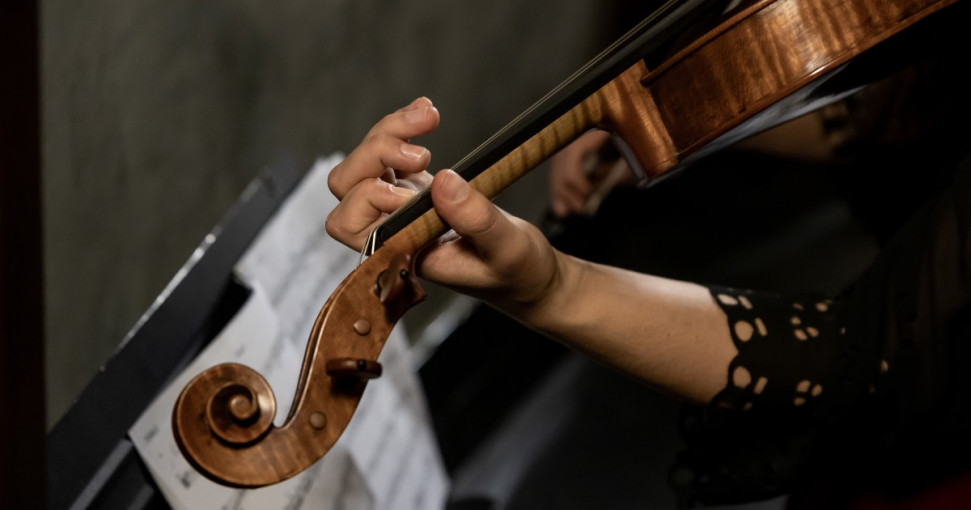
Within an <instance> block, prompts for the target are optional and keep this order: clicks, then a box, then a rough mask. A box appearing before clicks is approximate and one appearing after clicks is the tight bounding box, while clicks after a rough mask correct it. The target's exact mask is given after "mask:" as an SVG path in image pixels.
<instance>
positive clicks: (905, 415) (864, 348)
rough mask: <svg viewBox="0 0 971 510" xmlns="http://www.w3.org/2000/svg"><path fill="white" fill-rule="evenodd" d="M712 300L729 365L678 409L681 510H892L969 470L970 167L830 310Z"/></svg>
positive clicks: (732, 297) (763, 296)
mask: <svg viewBox="0 0 971 510" xmlns="http://www.w3.org/2000/svg"><path fill="white" fill-rule="evenodd" d="M711 295H712V299H714V300H715V302H716V303H717V304H718V305H719V306H720V307H721V309H722V310H723V311H724V312H725V316H726V318H727V321H728V322H727V326H728V328H729V330H730V331H731V336H732V340H733V342H734V343H735V346H736V347H737V349H738V354H737V356H736V358H735V359H734V360H733V361H732V363H731V364H730V367H729V370H728V373H727V381H726V385H725V388H724V389H723V390H722V391H721V392H720V393H719V394H718V395H717V396H716V397H715V398H714V399H713V400H712V402H711V403H710V405H708V406H705V407H703V408H686V409H685V413H684V415H683V419H682V422H681V423H680V428H681V432H682V435H683V437H684V439H685V442H686V445H687V447H686V448H685V450H684V451H683V452H682V454H681V455H680V456H679V458H678V459H677V460H676V462H675V465H674V466H673V468H672V470H671V472H670V474H671V482H672V485H673V487H674V488H675V490H676V491H677V492H678V494H679V496H680V500H681V504H682V506H683V507H691V506H697V505H702V504H727V503H732V502H739V501H752V500H757V499H765V498H769V497H772V496H776V495H781V494H789V495H790V496H793V497H795V496H797V495H798V496H799V498H800V500H801V501H805V500H806V499H807V498H808V499H812V498H816V499H817V500H818V499H822V500H824V501H827V502H828V503H832V502H834V501H843V502H844V503H845V502H846V500H848V499H850V498H853V497H857V496H859V495H860V494H867V495H873V496H875V497H879V498H889V499H891V500H892V499H904V498H907V497H912V496H913V495H915V494H917V493H919V492H920V491H922V490H926V489H927V488H928V487H931V486H933V485H934V484H935V483H939V482H941V481H943V480H945V479H947V478H948V477H952V476H955V475H956V474H959V473H964V472H968V471H971V460H969V459H971V375H969V374H971V371H969V370H968V369H967V363H968V360H969V359H971V159H966V160H965V161H964V163H963V164H962V165H961V166H960V170H959V171H958V172H957V174H956V177H955V180H954V182H953V183H952V185H951V186H950V187H949V188H948V189H947V190H945V192H943V193H942V194H941V195H940V196H939V197H937V198H936V199H935V200H934V201H932V202H930V203H929V204H928V206H927V207H926V208H925V209H924V210H922V211H921V212H920V213H919V214H918V215H916V216H915V217H914V218H913V219H912V220H911V221H910V222H908V224H907V225H905V226H904V227H903V228H902V229H901V230H900V231H899V232H898V233H897V235H896V236H895V237H894V238H893V239H892V240H891V241H890V242H889V243H888V244H887V245H886V247H885V248H884V250H883V252H882V253H881V254H880V256H879V257H878V258H877V260H875V261H874V263H873V264H872V265H871V266H870V267H869V268H868V269H867V270H866V271H865V272H864V273H863V274H862V275H861V276H860V277H859V278H858V279H857V280H856V281H855V282H854V283H853V284H852V285H851V286H849V287H848V288H847V289H846V290H845V291H844V292H843V293H841V294H840V295H839V296H838V297H835V298H833V299H826V298H824V297H821V296H814V295H802V296H785V295H777V294H771V293H759V292H751V291H741V290H736V289H731V288H719V287H711ZM824 493H825V496H818V495H819V494H824ZM791 500H792V498H791V499H790V502H791ZM809 507H810V506H800V507H795V506H793V505H791V504H790V508H809ZM811 507H812V508H839V506H838V505H834V504H824V505H822V506H821V505H820V504H819V502H818V501H816V504H815V505H813V506H811Z"/></svg>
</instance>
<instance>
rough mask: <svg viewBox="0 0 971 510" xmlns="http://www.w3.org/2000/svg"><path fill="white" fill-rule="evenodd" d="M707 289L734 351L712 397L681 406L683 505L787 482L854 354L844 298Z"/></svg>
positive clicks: (752, 495) (782, 488) (758, 495)
mask: <svg viewBox="0 0 971 510" xmlns="http://www.w3.org/2000/svg"><path fill="white" fill-rule="evenodd" d="M710 291H711V295H712V298H713V299H714V300H715V302H716V303H717V304H718V305H719V306H720V307H721V309H722V310H723V311H724V312H725V315H726V317H727V321H728V327H729V330H730V332H731V336H732V341H733V342H734V344H735V347H736V348H737V349H738V354H737V356H736V357H735V359H734V360H733V361H732V363H731V365H730V366H729V370H728V380H727V381H726V385H725V388H724V389H723V390H722V391H721V392H720V393H719V394H718V395H717V396H716V397H715V398H714V399H713V401H712V402H711V404H710V405H709V406H708V407H707V408H704V409H695V408H688V409H686V410H685V413H684V415H683V416H682V420H681V424H680V426H681V432H682V434H683V436H684V438H685V440H686V442H687V444H688V445H689V448H688V449H687V450H686V451H685V452H683V454H682V455H681V456H680V457H679V459H678V462H677V464H676V465H675V467H674V469H673V470H672V473H671V475H672V483H673V485H674V487H675V488H676V489H677V491H678V492H679V494H680V495H681V497H682V505H683V506H685V507H689V506H694V505H696V504H715V503H719V504H724V503H732V502H740V501H751V500H756V499H764V498H768V497H772V496H775V495H779V494H783V493H785V492H787V491H788V490H789V485H788V481H789V480H790V479H792V478H793V477H795V476H797V471H798V469H800V466H801V465H802V464H803V461H804V457H805V453H806V452H805V449H806V448H807V447H808V445H809V439H810V435H811V432H812V431H813V430H814V429H815V427H816V422H818V420H820V419H821V417H820V415H821V413H825V412H829V411H828V410H827V409H831V408H833V407H834V405H835V404H833V403H831V402H832V401H833V400H834V399H837V398H840V396H841V395H842V394H844V393H845V388H843V387H842V385H844V384H845V381H843V380H841V379H842V378H841V374H843V373H844V372H845V370H846V367H847V366H848V364H849V362H850V361H849V360H850V358H849V354H850V352H851V351H850V349H848V346H849V345H850V344H851V340H850V338H851V337H849V336H848V331H847V326H846V324H845V321H844V320H843V318H842V317H841V310H842V309H843V306H842V305H843V304H842V302H841V300H839V299H827V298H824V297H822V296H817V295H811V294H805V295H798V296H781V295H776V294H771V293H763V292H754V291H750V290H739V289H732V288H727V287H710ZM838 386H839V388H837V387H838Z"/></svg>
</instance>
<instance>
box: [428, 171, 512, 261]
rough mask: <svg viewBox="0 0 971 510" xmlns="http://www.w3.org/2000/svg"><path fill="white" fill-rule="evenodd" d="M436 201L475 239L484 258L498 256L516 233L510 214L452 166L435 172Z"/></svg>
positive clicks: (448, 221) (452, 221) (441, 213)
mask: <svg viewBox="0 0 971 510" xmlns="http://www.w3.org/2000/svg"><path fill="white" fill-rule="evenodd" d="M432 203H433V204H434V205H435V210H436V211H437V212H438V215H439V216H441V218H442V220H443V221H444V222H445V223H446V224H448V226H449V227H451V228H452V229H453V230H455V233H457V234H458V235H460V236H462V237H463V238H464V239H465V240H466V241H467V242H469V243H471V245H472V246H473V247H474V248H475V250H476V252H478V254H479V256H480V257H482V258H483V259H486V260H494V259H496V257H497V256H498V255H500V254H501V252H502V251H503V247H504V245H505V244H506V243H507V242H508V241H509V240H510V236H514V235H515V227H514V226H513V224H512V222H511V221H510V220H509V218H507V217H506V215H505V214H503V213H502V211H500V210H499V208H498V207H496V205H495V204H493V203H492V202H491V201H490V200H489V199H488V198H486V197H485V195H483V194H482V193H479V192H478V191H476V190H475V189H473V188H472V186H470V185H469V183H468V182H466V181H465V179H463V178H462V177H461V176H460V175H459V174H457V173H455V172H453V171H452V170H442V171H441V172H438V173H437V174H436V175H435V179H434V180H433V181H432Z"/></svg>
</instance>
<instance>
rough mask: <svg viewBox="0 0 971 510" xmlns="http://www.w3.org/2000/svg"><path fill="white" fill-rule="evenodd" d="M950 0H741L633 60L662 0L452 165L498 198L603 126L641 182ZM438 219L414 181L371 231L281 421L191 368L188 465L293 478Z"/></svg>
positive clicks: (321, 322) (794, 99)
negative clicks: (689, 34)
mask: <svg viewBox="0 0 971 510" xmlns="http://www.w3.org/2000/svg"><path fill="white" fill-rule="evenodd" d="M698 3H700V2H695V4H698ZM955 3H957V0H850V1H847V0H757V1H750V2H743V4H742V5H741V6H739V7H737V8H735V9H733V10H732V11H730V12H727V13H725V15H724V16H722V17H721V18H720V19H719V20H718V22H717V23H715V24H714V26H713V27H712V28H711V29H710V30H706V31H704V33H703V34H702V35H701V36H700V37H698V38H696V39H694V40H692V41H690V42H688V43H687V44H685V45H682V46H681V47H680V48H678V49H677V50H676V51H674V52H673V53H671V54H670V55H668V56H665V58H663V59H662V60H660V61H659V63H658V65H656V66H653V68H649V67H648V63H647V61H646V60H650V59H646V58H645V57H647V56H648V55H649V54H652V55H656V52H657V50H658V45H657V44H653V43H651V44H648V43H645V42H644V41H647V40H651V39H652V38H653V37H656V35H657V34H656V33H655V32H657V31H658V30H662V29H663V30H662V31H665V33H667V34H670V33H672V32H675V33H676V32H678V31H679V30H683V29H684V24H685V23H686V22H685V21H684V20H686V19H689V18H688V17H683V16H675V14H678V13H680V12H681V11H679V9H682V10H683V9H689V8H690V7H691V5H693V4H692V3H691V2H677V1H672V2H669V4H668V5H667V6H666V7H667V8H668V11H670V12H667V13H665V16H666V17H664V18H663V19H661V18H659V19H656V20H654V19H652V20H647V22H646V24H642V25H639V26H638V28H636V29H635V30H634V31H632V33H631V34H628V36H625V38H623V39H622V40H621V41H619V42H618V44H616V45H614V46H613V47H611V48H608V51H607V52H605V53H604V54H602V55H601V56H598V57H597V58H596V59H594V62H592V63H591V64H590V65H588V66H587V67H585V68H584V69H583V70H581V71H582V72H580V73H578V74H577V75H575V76H574V77H573V78H571V79H570V80H568V81H567V82H566V83H565V84H564V85H561V87H559V88H558V89H556V90H554V91H553V92H551V94H550V95H548V96H547V97H546V98H544V99H543V100H541V101H540V102H539V103H537V105H536V106H534V107H533V108H531V109H530V110H529V111H527V112H524V115H522V116H520V118H518V119H516V120H515V121H513V122H512V123H511V124H510V125H509V126H507V127H506V128H504V130H502V131H500V133H497V135H496V136H494V137H493V138H492V139H490V140H489V141H487V142H486V143H485V144H483V145H482V146H481V147H480V148H479V149H477V150H476V151H475V152H473V153H472V154H470V156H469V157H467V158H465V159H463V160H462V161H460V162H459V163H458V164H457V165H455V166H454V167H453V169H455V170H456V171H458V172H459V173H461V174H462V175H463V176H464V177H465V178H466V179H468V180H469V181H470V183H471V185H472V186H473V187H475V188H476V189H477V190H479V191H480V192H482V193H483V194H485V195H486V196H489V197H496V196H497V195H498V194H499V193H500V192H501V191H502V190H504V189H505V188H506V187H508V186H509V185H511V184H512V183H513V182H515V181H516V180H517V179H518V178H519V177H521V176H523V175H525V174H526V173H527V172H529V171H530V170H531V169H533V168H535V167H536V166H538V165H539V164H540V163H542V162H543V161H545V160H546V159H547V158H548V157H549V156H551V155H552V154H554V153H555V152H557V151H558V150H559V149H560V148H562V147H564V146H566V145H567V144H569V143H570V142H572V141H573V140H574V139H576V138H577V137H578V136H580V135H581V134H583V133H584V132H586V131H588V130H590V129H593V128H602V129H606V130H608V131H611V132H613V133H614V134H616V135H617V137H618V138H620V139H621V140H622V141H623V142H624V144H625V145H626V149H625V151H627V152H628V155H629V158H628V159H629V160H631V162H632V163H636V164H635V165H632V166H636V167H638V168H639V170H638V171H639V172H640V174H641V176H642V178H643V179H644V180H645V181H656V180H657V179H658V178H660V177H663V176H665V175H668V174H669V173H670V172H671V170H673V169H676V168H679V167H680V166H681V165H683V164H684V163H687V162H690V161H691V160H692V159H694V158H699V157H702V156H704V155H705V154H707V153H709V152H711V151H714V150H717V149H718V148H720V147H723V146H725V145H727V144H730V143H732V142H734V141H737V140H739V139H741V138H743V137H745V136H748V135H751V134H754V133H756V132H759V131H761V130H764V129H766V128H768V127H771V126H774V125H776V124H779V123H781V122H783V121H785V120H788V119H791V118H794V117H796V116H799V115H801V114H803V113H806V112H808V111H811V110H812V109H814V108H817V107H819V106H822V105H823V104H825V103H827V102H829V101H832V100H834V99H836V98H838V97H841V94H846V93H848V92H850V91H852V86H857V84H853V83H851V84H850V85H849V86H841V87H833V86H830V85H831V78H832V77H833V76H835V75H836V74H837V72H838V71H839V70H841V69H844V68H845V67H846V66H847V64H849V63H850V62H851V61H853V60H854V59H857V58H858V57H860V56H861V55H862V54H864V53H865V52H868V51H869V50H871V49H872V48H874V47H876V46H877V45H878V44H880V43H881V42H883V41H885V40H887V39H889V38H891V37H892V36H894V35H895V34H898V33H900V32H901V31H903V30H905V29H907V28H908V27H910V26H911V25H913V24H915V23H917V22H919V21H921V20H923V19H925V18H927V17H928V16H930V15H932V14H933V13H935V12H937V11H939V10H941V9H944V8H945V7H947V6H950V5H952V4H955ZM685 5H687V6H685ZM662 9H664V8H662ZM667 16H670V17H667ZM669 19H675V21H668V20H669ZM678 20H680V21H678ZM656 27H660V28H658V29H657V30H654V32H652V30H653V29H654V28H656ZM638 30H640V31H639V32H638ZM445 231H446V226H445V225H444V224H443V223H442V221H441V219H440V218H439V217H438V216H437V214H436V213H435V211H434V209H433V208H432V207H431V200H430V196H429V195H428V193H427V192H426V193H422V194H419V195H417V196H416V197H415V198H414V199H412V200H411V201H410V202H409V203H408V204H406V205H405V206H403V207H402V208H401V209H399V211H397V212H395V213H394V214H393V215H391V216H390V217H389V218H388V219H387V221H385V222H384V223H383V224H382V226H381V227H379V229H377V230H376V231H375V233H374V234H373V235H372V239H371V240H369V243H368V247H367V248H366V255H367V256H368V257H367V259H366V260H365V261H364V262H363V263H362V264H361V265H360V266H359V267H358V268H357V269H356V270H355V271H353V272H352V273H351V274H350V275H349V276H348V277H347V278H346V279H345V280H344V282H342V283H341V285H339V286H338V288H337V289H336V290H335V292H334V293H333V294H332V295H331V297H330V298H329V299H328V300H327V302H326V303H325V304H324V305H323V307H322V309H321V311H320V313H319V315H318V317H317V320H316V323H315V324H314V327H313V330H312V331H311V333H310V338H309V341H308V344H307V350H306V352H305V355H304V361H303V367H302V370H301V374H300V379H299V382H298V384H297V391H296V395H295V396H294V400H293V405H292V406H291V411H290V414H289V416H288V417H287V419H286V421H285V423H284V424H283V425H282V426H280V427H276V426H274V425H273V418H274V413H275V409H276V401H275V399H274V396H273V394H272V391H271V390H270V388H269V386H268V385H267V383H266V381H265V380H264V379H263V378H262V377H261V376H260V375H259V374H258V373H256V372H255V371H253V370H252V369H250V368H248V367H244V366H242V365H237V364H224V365H218V366H216V367H213V368H210V369H208V370H206V371H204V372H202V373H200V374H199V375H197V376H196V377H195V378H194V379H193V380H192V381H191V382H190V383H189V384H188V385H187V386H186V387H185V388H184V390H183V392H182V394H181V396H180V397H179V399H178V401H177V402H176V405H175V408H174V410H173V415H172V421H173V430H174V433H175V436H176V442H177V444H178V445H179V448H180V449H181V450H182V452H183V454H184V455H185V456H186V458H187V459H188V460H189V462H190V463H191V464H192V465H193V466H194V467H196V468H197V469H198V470H199V471H200V472H201V473H203V474H204V475H205V476H207V477H208V478H210V479H212V480H214V481H216V482H219V483H222V484H225V485H230V486H237V487H259V486H264V485H269V484H273V483H277V482H280V481H282V480H285V479H287V478H290V477H292V476H294V475H296V474H298V473H299V472H301V471H302V470H304V469H306V468H307V467H309V466H310V465H311V464H313V463H314V462H316V461H317V460H319V459H320V458H321V457H322V456H323V455H325V454H326V453H327V451H328V450H329V449H330V448H331V447H332V446H333V445H334V443H335V442H336V441H337V439H338V438H339V437H340V435H341V433H342V432H343V430H344V429H345V428H346V427H347V425H348V423H349V422H350V420H351V417H352V416H353V413H354V411H355V409H356V407H357V404H358V402H359V401H360V398H361V396H362V395H363V392H364V390H365V388H366V386H367V384H368V381H369V380H370V379H372V378H374V377H377V376H379V375H380V365H379V364H378V363H377V359H378V356H379V354H380V353H381V350H382V348H383V346H384V342H385V340H386V339H387V337H388V335H389V334H390V332H391V329H392V328H393V327H394V325H395V323H396V322H397V321H398V320H399V319H400V318H401V317H402V316H403V315H404V313H406V312H407V310H408V309H409V308H410V307H412V306H414V305H415V304H417V303H418V302H420V301H421V300H422V298H423V297H424V293H423V291H422V290H421V287H420V285H419V283H418V280H417V279H416V278H415V276H414V275H415V272H414V267H413V264H414V258H415V254H416V253H417V252H418V251H419V250H420V249H421V248H423V247H424V246H425V245H426V244H428V243H429V242H431V241H433V240H434V239H436V238H438V237H439V236H440V235H442V234H443V233H445Z"/></svg>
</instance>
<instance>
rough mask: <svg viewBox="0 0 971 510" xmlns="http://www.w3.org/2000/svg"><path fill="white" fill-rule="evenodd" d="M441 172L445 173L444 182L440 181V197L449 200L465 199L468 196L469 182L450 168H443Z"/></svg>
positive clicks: (458, 200) (459, 200)
mask: <svg viewBox="0 0 971 510" xmlns="http://www.w3.org/2000/svg"><path fill="white" fill-rule="evenodd" d="M443 172H445V173H446V175H445V182H443V183H442V198H445V199H446V200H448V201H450V202H461V201H462V200H465V198H466V197H468V196H469V183H467V182H465V179H463V178H462V177H461V176H460V175H459V174H457V173H455V172H454V171H452V170H443Z"/></svg>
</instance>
